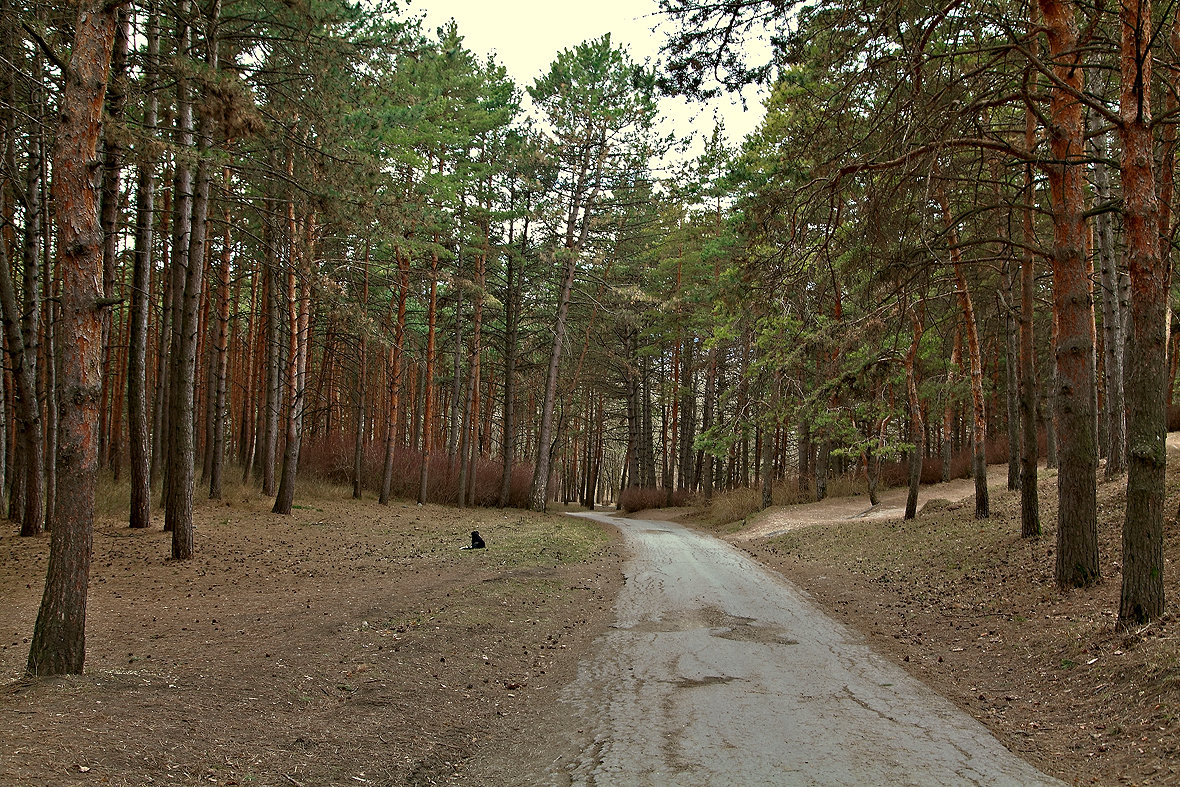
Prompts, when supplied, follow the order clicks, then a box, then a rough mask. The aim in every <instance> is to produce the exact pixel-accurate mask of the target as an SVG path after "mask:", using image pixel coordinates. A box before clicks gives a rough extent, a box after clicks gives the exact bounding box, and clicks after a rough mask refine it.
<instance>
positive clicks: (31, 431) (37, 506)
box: [0, 240, 45, 536]
mask: <svg viewBox="0 0 1180 787" xmlns="http://www.w3.org/2000/svg"><path fill="white" fill-rule="evenodd" d="M0 314H2V315H3V320H4V332H5V338H6V339H7V341H8V354H9V357H10V358H11V359H12V376H13V382H14V383H15V384H16V391H15V393H16V416H17V421H18V423H19V424H20V428H19V430H18V432H19V435H20V438H21V440H22V442H23V451H24V459H25V463H24V469H25V495H24V500H23V503H24V505H23V508H22V510H21V511H20V515H21V528H20V534H21V535H22V536H37V535H40V534H41V533H42V531H43V530H44V528H45V512H44V511H43V504H44V498H43V497H42V491H41V490H42V484H41V482H42V480H43V479H44V475H45V474H44V472H43V465H42V460H43V457H44V453H43V452H42V444H41V441H42V433H41V406H40V405H39V404H38V402H37V380H36V367H35V366H34V365H33V363H32V358H31V357H30V354H31V353H30V349H33V350H34V351H35V347H34V348H30V347H29V346H28V345H27V344H26V342H25V337H24V332H23V331H22V330H21V321H20V314H21V309H20V306H19V305H18V303H17V299H16V289H15V287H14V286H13V283H12V275H11V270H10V268H9V261H8V244H7V243H5V242H4V241H3V240H0Z"/></svg>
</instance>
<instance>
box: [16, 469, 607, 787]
mask: <svg viewBox="0 0 1180 787" xmlns="http://www.w3.org/2000/svg"><path fill="white" fill-rule="evenodd" d="M299 502H300V503H302V505H300V506H299V507H297V508H296V510H295V511H294V512H293V514H292V516H290V517H283V516H277V515H273V514H271V513H270V511H269V504H270V501H269V500H265V499H261V498H260V497H259V496H257V494H255V493H252V492H245V491H243V492H239V493H238V494H237V495H234V496H232V497H230V498H229V499H228V500H227V502H226V503H223V504H215V503H209V502H204V503H201V504H200V505H198V508H197V512H196V547H197V556H196V557H195V558H194V559H193V560H191V561H188V562H184V563H179V562H176V561H173V560H170V559H168V554H169V544H170V541H169V538H170V534H168V533H164V532H162V531H161V530H157V529H154V528H153V529H152V530H150V531H149V530H142V531H132V530H129V529H128V528H127V527H126V524H125V523H126V519H125V518H124V519H123V520H122V521H119V520H118V519H117V518H113V517H112V518H103V519H101V520H100V521H99V522H98V524H97V526H96V533H95V541H94V545H95V556H94V564H93V571H92V579H91V586H90V588H91V589H90V602H89V610H88V625H87V662H86V673H85V674H84V675H82V676H77V677H69V678H60V679H50V680H40V681H33V680H28V679H25V678H22V677H21V674H22V672H23V670H24V666H25V660H26V658H27V656H28V649H29V637H30V636H31V633H32V630H33V623H34V619H35V616H36V611H37V605H38V604H39V602H40V597H41V590H42V588H43V585H44V573H45V566H46V558H47V552H48V545H49V538H48V537H47V536H46V537H43V538H35V539H21V538H20V537H19V536H18V535H16V533H17V529H16V528H15V527H14V526H11V525H9V524H6V525H5V526H4V530H3V533H0V599H3V602H2V604H0V637H2V639H0V784H3V785H55V786H56V785H62V784H103V785H123V784H135V785H142V784H206V785H212V784H221V785H233V784H240V785H288V786H290V787H299V786H300V785H305V786H306V787H311V786H312V785H317V786H318V785H345V784H348V785H354V787H355V786H358V785H366V784H373V785H392V784H437V783H441V782H445V781H448V780H450V779H451V778H452V777H453V776H454V775H455V774H456V773H458V772H461V770H462V764H463V762H464V761H465V760H467V759H468V758H470V757H471V756H472V755H473V754H474V753H475V752H477V751H478V750H479V749H480V747H481V746H483V745H484V744H485V741H486V740H488V739H489V738H490V737H491V736H493V735H495V734H498V732H499V731H500V730H502V729H503V728H506V727H511V726H513V725H515V726H519V725H520V724H521V721H520V719H522V718H528V717H530V716H531V715H533V714H532V713H531V710H532V709H534V708H535V707H536V706H537V705H538V704H544V703H547V702H553V701H555V699H554V698H555V696H556V692H557V690H558V689H560V687H561V686H563V685H565V684H566V683H568V682H569V681H570V680H572V678H573V676H574V675H575V674H576V668H577V661H578V657H579V656H580V655H581V654H582V653H583V652H584V651H586V650H588V649H589V646H590V642H591V641H592V640H593V637H594V636H595V635H596V634H597V632H599V631H601V630H602V629H603V628H604V627H605V626H606V625H608V624H609V622H610V612H611V605H612V602H613V599H614V597H615V595H616V592H617V589H618V587H619V585H620V582H621V574H620V571H619V564H620V555H619V554H618V552H619V549H618V545H619V539H618V535H617V533H615V532H614V531H613V530H612V529H611V528H609V527H603V526H601V525H598V524H595V523H593V522H589V521H586V520H581V519H577V520H574V519H570V518H568V517H567V518H558V517H555V516H543V515H536V514H531V513H527V512H522V511H516V510H507V511H500V510H470V509H469V510H464V511H460V510H456V509H452V508H443V507H439V506H417V505H414V504H411V503H406V502H395V503H394V504H393V505H390V506H388V507H386V506H380V505H378V504H377V503H376V502H375V501H372V500H364V501H360V502H355V501H352V500H351V499H349V491H348V490H343V489H330V488H325V489H322V490H320V491H319V492H318V493H312V494H307V493H304V494H301V496H300V500H299ZM471 530H479V531H480V533H481V534H482V535H483V537H484V538H485V539H486V541H487V544H488V548H487V549H484V550H461V549H460V547H461V546H463V545H464V544H467V543H470V541H469V535H468V534H469V532H470V531H471ZM504 734H511V730H507V732H505V733H504Z"/></svg>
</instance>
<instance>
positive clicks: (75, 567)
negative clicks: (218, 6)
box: [28, 2, 119, 675]
mask: <svg viewBox="0 0 1180 787" xmlns="http://www.w3.org/2000/svg"><path fill="white" fill-rule="evenodd" d="M118 12H119V7H118V6H117V5H115V4H113V3H100V2H87V3H83V4H81V7H80V8H79V12H78V20H77V26H76V28H75V34H74V45H73V48H72V49H71V53H70V63H69V67H68V68H67V70H66V82H65V89H64V92H63V95H62V113H61V121H60V124H59V127H58V135H57V140H56V142H55V144H54V152H53V172H54V177H53V196H54V200H55V203H56V205H57V211H56V225H57V226H56V229H57V239H58V256H59V261H60V266H61V276H62V289H61V318H60V325H59V331H60V333H59V336H60V338H61V352H62V370H61V376H60V390H61V394H62V400H61V421H60V425H59V426H60V434H59V438H58V439H59V444H58V462H59V466H58V477H59V492H60V493H59V495H58V498H57V500H58V503H57V506H56V508H55V510H54V516H53V527H52V531H53V532H52V535H51V542H50V547H49V568H48V571H47V574H46V579H45V594H44V596H43V597H42V599H41V608H40V610H39V612H38V614H37V623H36V625H35V628H34V631H33V641H32V645H31V646H30V648H29V660H28V671H29V672H30V673H31V674H34V675H59V674H65V673H80V672H81V671H82V667H83V662H84V661H85V652H86V597H87V590H88V587H89V581H90V560H91V555H92V545H93V537H94V491H95V480H96V478H97V474H98V421H99V418H98V407H99V400H100V398H101V395H102V391H101V388H102V379H101V365H100V364H101V358H102V347H101V342H102V320H103V315H102V311H103V307H102V305H101V303H100V294H101V292H102V290H101V287H102V227H101V225H100V224H99V219H98V204H97V194H96V190H95V184H94V179H93V178H94V173H95V171H96V170H97V168H98V157H97V148H98V134H99V126H100V123H101V120H102V109H103V100H104V97H105V94H106V82H107V73H108V69H109V66H110V59H111V50H112V48H113V45H114V40H115V29H116V27H117V25H118Z"/></svg>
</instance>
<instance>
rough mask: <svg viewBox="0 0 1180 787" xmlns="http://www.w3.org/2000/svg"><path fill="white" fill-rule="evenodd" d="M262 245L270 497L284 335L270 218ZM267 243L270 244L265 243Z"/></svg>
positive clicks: (265, 455) (265, 464)
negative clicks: (265, 259) (264, 290)
mask: <svg viewBox="0 0 1180 787" xmlns="http://www.w3.org/2000/svg"><path fill="white" fill-rule="evenodd" d="M294 166H295V161H294V157H293V156H290V157H289V158H288V161H287V176H288V177H291V175H292V172H293V170H294ZM264 221H265V222H266V223H265V224H264V225H263V236H264V242H263V245H264V246H265V247H266V258H267V261H266V297H265V298H264V299H263V300H264V301H265V302H266V311H265V316H266V402H265V406H264V408H263V410H264V415H263V422H262V450H261V451H260V452H259V453H260V456H259V461H260V463H261V465H262V468H261V469H262V472H261V476H262V494H264V495H267V496H270V495H273V494H275V493H276V492H277V491H278V482H277V479H276V467H275V466H276V463H277V461H278V453H279V411H280V410H281V409H282V392H283V373H282V363H283V332H282V324H281V321H280V319H279V315H280V314H282V312H283V304H282V291H283V290H282V271H281V269H280V267H279V261H278V254H277V253H276V251H275V244H276V243H277V238H276V236H277V235H278V232H277V230H276V228H275V227H274V225H273V224H272V223H271V221H270V220H269V219H264ZM268 241H269V242H268Z"/></svg>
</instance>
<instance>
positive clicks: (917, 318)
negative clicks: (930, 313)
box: [905, 305, 926, 519]
mask: <svg viewBox="0 0 1180 787" xmlns="http://www.w3.org/2000/svg"><path fill="white" fill-rule="evenodd" d="M910 322H911V323H912V324H913V326H914V338H913V341H912V342H910V350H909V352H908V353H906V357H905V383H906V399H907V401H908V402H909V411H910V442H911V443H913V444H914V447H913V448H912V449H911V450H910V468H909V469H910V477H909V493H908V494H907V495H906V501H905V518H906V519H913V518H914V517H916V516H917V515H918V487H919V486H920V485H921V483H922V459H923V457H924V455H925V453H926V427H925V424H923V423H922V401H921V399H919V398H918V377H917V374H916V372H915V365H916V361H917V358H918V348H919V346H920V345H921V343H922V334H923V333H924V332H925V330H926V326H925V309H924V308H922V307H921V305H919V306H918V307H917V308H915V309H912V310H911V311H910Z"/></svg>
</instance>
